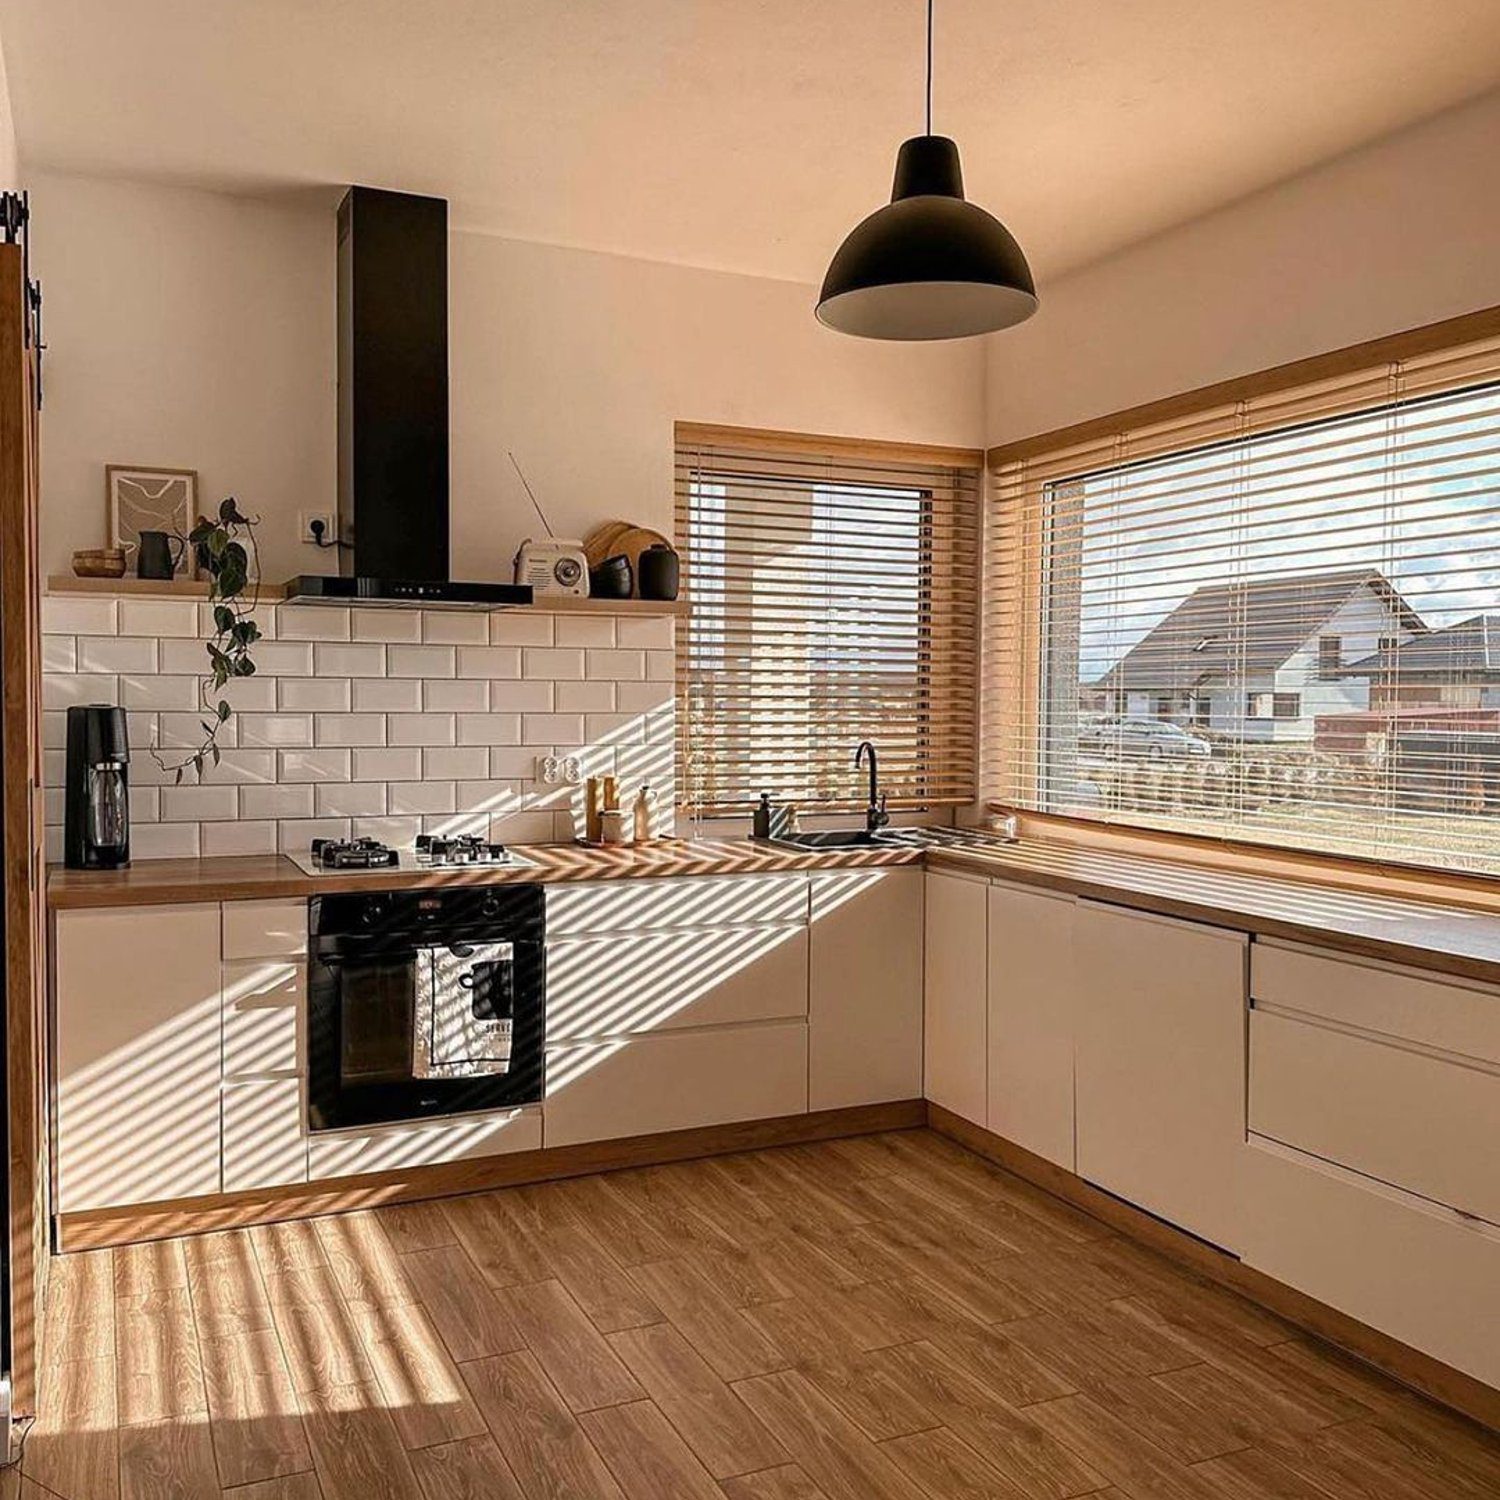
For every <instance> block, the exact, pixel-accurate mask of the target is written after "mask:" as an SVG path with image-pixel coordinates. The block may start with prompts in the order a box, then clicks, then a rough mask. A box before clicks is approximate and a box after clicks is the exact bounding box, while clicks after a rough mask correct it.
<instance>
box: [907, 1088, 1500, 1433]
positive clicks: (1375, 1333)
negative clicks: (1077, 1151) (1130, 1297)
mask: <svg viewBox="0 0 1500 1500" xmlns="http://www.w3.org/2000/svg"><path fill="white" fill-rule="evenodd" d="M927 1123H928V1125H929V1126H930V1127H931V1128H932V1129H933V1130H936V1131H938V1132H939V1133H940V1134H942V1135H945V1136H947V1137H948V1138H949V1139H950V1140H954V1141H957V1142H958V1144H959V1145H961V1146H964V1147H966V1148H967V1149H968V1150H970V1151H973V1152H974V1153H975V1154H976V1155H978V1156H982V1157H984V1158H985V1159H986V1160H987V1161H991V1162H994V1163H995V1165H996V1166H1000V1167H1004V1168H1005V1169H1006V1171H1008V1172H1013V1173H1015V1175H1016V1176H1017V1177H1022V1178H1025V1180H1026V1181H1027V1182H1030V1183H1032V1184H1033V1185H1034V1186H1036V1187H1039V1188H1042V1189H1043V1190H1044V1191H1046V1192H1049V1193H1051V1194H1052V1195H1053V1196H1054V1197H1057V1198H1061V1199H1062V1200H1063V1201H1064V1202H1066V1203H1070V1204H1072V1205H1073V1206H1074V1207H1075V1208H1080V1209H1082V1210H1083V1211H1084V1212H1085V1213H1087V1214H1090V1215H1092V1216H1093V1217H1094V1218H1096V1219H1098V1220H1099V1221H1100V1222H1101V1223H1104V1224H1107V1225H1109V1227H1110V1228H1111V1229H1117V1230H1119V1231H1120V1233H1121V1234H1125V1235H1128V1236H1129V1237H1130V1238H1131V1239H1133V1240H1137V1241H1139V1242H1140V1243H1141V1244H1143V1245H1147V1246H1149V1247H1150V1248H1151V1249H1153V1250H1157V1251H1159V1252H1160V1253H1161V1254H1163V1255H1166V1256H1168V1257H1170V1258H1171V1259H1172V1260H1175V1261H1177V1262H1179V1263H1180V1264H1182V1265H1184V1266H1187V1267H1188V1268H1189V1269H1191V1270H1194V1271H1197V1272H1198V1273H1199V1274H1200V1275H1203V1276H1206V1277H1208V1278H1209V1279H1210V1280H1211V1281H1216V1282H1218V1283H1219V1284H1220V1285H1222V1286H1226V1287H1229V1288H1231V1289H1232V1290H1234V1291H1236V1292H1239V1293H1240V1295H1241V1296H1244V1297H1248V1298H1249V1299H1250V1301H1252V1302H1254V1303H1257V1304H1258V1305H1259V1306H1261V1307H1263V1308H1265V1309H1266V1311H1267V1312H1272V1313H1275V1314H1276V1315H1277V1316H1278V1317H1280V1318H1285V1319H1286V1321H1287V1322H1289V1323H1295V1324H1296V1325H1297V1327H1299V1328H1302V1329H1305V1330H1306V1331H1307V1332H1308V1333H1311V1334H1314V1335H1315V1336H1316V1337H1318V1338H1320V1339H1323V1340H1325V1341H1326V1342H1327V1343H1330V1344H1332V1345H1334V1346H1335V1347H1336V1348H1338V1349H1341V1350H1343V1351H1344V1353H1346V1354H1351V1355H1353V1356H1354V1357H1355V1358H1356V1359H1359V1360H1362V1361H1363V1362H1364V1363H1365V1364H1367V1365H1372V1366H1373V1367H1374V1368H1375V1369H1377V1370H1379V1371H1380V1372H1381V1373H1382V1374H1384V1375H1388V1376H1390V1378H1391V1379H1392V1380H1396V1381H1399V1382H1400V1383H1401V1384H1402V1385H1405V1386H1409V1387H1410V1388H1411V1389H1412V1390H1414V1391H1417V1392H1418V1393H1420V1394H1421V1395H1423V1396H1426V1397H1428V1398H1430V1399H1431V1400H1433V1401H1437V1402H1439V1403H1441V1404H1442V1405H1444V1406H1448V1407H1451V1408H1453V1410H1455V1411H1458V1412H1461V1413H1462V1414H1463V1415H1464V1416H1466V1417H1469V1418H1471V1419H1472V1420H1474V1421H1476V1422H1479V1423H1480V1424H1482V1425H1483V1426H1485V1427H1488V1428H1490V1429H1491V1430H1492V1431H1495V1432H1500V1390H1496V1389H1495V1388H1494V1387H1493V1386H1489V1385H1486V1384H1485V1383H1484V1382H1483V1381H1481V1380H1476V1379H1475V1378H1474V1377H1473V1376H1472V1375H1466V1374H1465V1373H1464V1372H1463V1371H1462V1370H1455V1369H1454V1368H1453V1366H1452V1365H1446V1364H1444V1363H1443V1362H1442V1361H1441V1360H1439V1359H1434V1358H1433V1357H1432V1355H1430V1354H1424V1353H1423V1352H1422V1351H1421V1350H1420V1349H1413V1348H1412V1347H1411V1346H1410V1345H1408V1344H1403V1343H1401V1342H1400V1341H1399V1340H1398V1339H1393V1338H1392V1337H1391V1336H1390V1335H1389V1334H1386V1333H1381V1332H1380V1330H1379V1329H1377V1328H1371V1327H1370V1326H1369V1325H1368V1324H1367V1323H1361V1322H1360V1321H1359V1320H1358V1319H1357V1318H1352V1317H1350V1316H1349V1315H1348V1313H1343V1312H1340V1311H1339V1310H1338V1309H1337V1308H1334V1307H1329V1306H1328V1304H1327V1303H1326V1302H1319V1301H1317V1300H1316V1299H1315V1298H1313V1297H1309V1296H1307V1295H1306V1294H1305V1293H1303V1292H1299V1291H1297V1290H1296V1289H1295V1288H1294V1287H1290V1286H1287V1285H1286V1284H1285V1283H1284V1282H1281V1281H1277V1280H1276V1279H1275V1278H1274V1277H1272V1276H1268V1275H1266V1273H1265V1272H1264V1271H1257V1270H1255V1269H1254V1268H1253V1267H1251V1266H1247V1265H1245V1263H1244V1262H1243V1261H1241V1260H1239V1259H1237V1258H1236V1257H1235V1256H1233V1255H1230V1254H1228V1253H1227V1252H1226V1251H1223V1250H1220V1249H1218V1248H1217V1247H1216V1246H1214V1245H1210V1244H1208V1243H1206V1242H1205V1241H1203V1240H1200V1239H1197V1238H1195V1237H1194V1236H1193V1235H1191V1234H1188V1233H1186V1232H1185V1231H1184V1230H1181V1229H1177V1228H1175V1227H1174V1226H1173V1225H1171V1224H1168V1223H1166V1222H1165V1221H1164V1220H1162V1219H1158V1218H1156V1217H1155V1216H1154V1215H1152V1214H1149V1213H1147V1212H1145V1210H1144V1209H1139V1208H1136V1207H1135V1206H1134V1205H1133V1204H1130V1203H1126V1202H1125V1201H1124V1200H1123V1199H1121V1198H1116V1197H1115V1196H1114V1195H1113V1194H1111V1193H1106V1192H1105V1191H1104V1190H1103V1189H1102V1188H1097V1187H1094V1186H1093V1184H1092V1183H1088V1182H1085V1181H1084V1180H1083V1178H1081V1177H1079V1176H1077V1175H1076V1174H1074V1173H1072V1172H1069V1171H1068V1170H1067V1169H1066V1168H1064V1167H1059V1166H1057V1165H1056V1163H1054V1162H1050V1161H1048V1160H1046V1158H1045V1157H1041V1156H1037V1155H1035V1154H1034V1153H1032V1152H1030V1151H1028V1150H1026V1149H1025V1147H1023V1146H1018V1145H1016V1144H1015V1142H1014V1141H1008V1140H1006V1139H1005V1138H1004V1137H1003V1136H998V1135H994V1134H992V1133H991V1132H990V1131H988V1130H985V1129H983V1128H982V1127H981V1126H979V1125H975V1124H972V1123H971V1122H970V1121H968V1120H965V1119H964V1118H963V1117H962V1116H961V1115H956V1114H954V1113H953V1112H952V1111H951V1110H946V1109H944V1108H943V1107H942V1106H941V1105H938V1104H928V1106H927Z"/></svg>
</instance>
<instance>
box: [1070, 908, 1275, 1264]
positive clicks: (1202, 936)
mask: <svg viewBox="0 0 1500 1500" xmlns="http://www.w3.org/2000/svg"><path fill="white" fill-rule="evenodd" d="M1074 922H1075V924H1076V925H1075V935H1076V952H1077V958H1078V979H1079V982H1078V985H1077V989H1076V1004H1075V1007H1074V1016H1075V1027H1074V1068H1075V1075H1076V1080H1077V1099H1076V1119H1077V1132H1078V1166H1077V1171H1078V1175H1079V1176H1081V1177H1083V1178H1085V1179H1087V1180H1088V1181H1089V1182H1092V1183H1095V1184H1097V1185H1098V1186H1099V1187H1102V1188H1105V1189H1107V1190H1108V1191H1109V1192H1111V1193H1115V1194H1117V1195H1118V1196H1119V1197H1121V1198H1125V1199H1127V1200H1129V1201H1130V1202H1131V1203H1135V1204H1137V1205H1139V1206H1140V1207H1142V1208H1145V1209H1147V1210H1149V1211H1150V1212H1151V1213H1154V1214H1157V1215H1159V1216H1160V1217H1161V1218H1163V1219H1166V1220H1168V1221H1169V1222H1170V1223H1173V1224H1176V1225H1178V1226H1179V1227H1180V1228H1182V1229H1186V1230H1188V1231H1189V1232H1190V1233H1192V1234H1196V1235H1198V1236H1199V1237H1200V1238H1202V1239H1206V1240H1208V1241H1210V1242H1211V1243H1213V1244H1215V1245H1219V1246H1221V1247H1222V1248H1224V1249H1226V1250H1238V1248H1239V1245H1240V1242H1241V1235H1242V1224H1243V1203H1242V1191H1243V1189H1242V1173H1243V1167H1244V1160H1245V1154H1246V1149H1247V1148H1246V1123H1245V1045H1246V1044H1245V1034H1246V1013H1247V995H1246V968H1247V949H1248V944H1249V939H1248V938H1247V937H1246V936H1245V934H1243V933H1238V932H1229V931H1225V930H1223V929H1221V928H1217V927H1209V926H1205V925H1201V924H1198V923H1190V922H1180V921H1176V920H1173V919H1169V918H1166V917H1158V916H1152V915H1147V914H1144V913H1139V912H1130V911H1125V910H1122V909H1120V908H1117V907H1108V906H1098V905H1095V904H1094V903H1092V902H1088V901H1080V902H1078V903H1077V905H1076V906H1075V908H1074Z"/></svg>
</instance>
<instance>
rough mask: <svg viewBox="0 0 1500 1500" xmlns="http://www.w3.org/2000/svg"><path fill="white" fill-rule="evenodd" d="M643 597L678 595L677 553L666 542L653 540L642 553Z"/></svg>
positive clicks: (640, 564) (641, 582) (665, 597)
mask: <svg viewBox="0 0 1500 1500" xmlns="http://www.w3.org/2000/svg"><path fill="white" fill-rule="evenodd" d="M638 567H639V572H640V585H641V598H642V599H675V598H676V597H677V575H678V562H677V554H676V553H675V552H674V551H673V550H672V549H671V548H670V547H668V546H667V545H666V544H665V543H664V542H653V543H652V544H651V545H650V546H649V547H647V548H646V550H645V551H644V552H642V553H641V555H640V559H639V563H638Z"/></svg>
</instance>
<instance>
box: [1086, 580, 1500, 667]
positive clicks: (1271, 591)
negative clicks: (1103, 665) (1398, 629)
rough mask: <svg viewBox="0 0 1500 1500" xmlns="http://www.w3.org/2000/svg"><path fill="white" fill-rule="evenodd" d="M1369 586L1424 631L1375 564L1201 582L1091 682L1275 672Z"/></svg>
mask: <svg viewBox="0 0 1500 1500" xmlns="http://www.w3.org/2000/svg"><path fill="white" fill-rule="evenodd" d="M1366 588H1367V589H1371V590H1373V591H1374V592H1375V593H1376V594H1377V595H1379V596H1380V597H1381V598H1383V599H1385V600H1386V601H1387V602H1389V603H1390V604H1392V605H1394V606H1395V608H1396V610H1397V611H1398V612H1399V614H1400V616H1401V619H1402V623H1403V624H1404V625H1405V626H1406V628H1407V629H1409V630H1413V631H1417V632H1421V631H1424V630H1425V629H1426V626H1425V625H1424V624H1423V622H1422V618H1421V616H1420V615H1418V614H1417V612H1416V611H1415V610H1414V609H1412V607H1411V606H1410V605H1409V604H1408V603H1407V602H1406V600H1405V599H1404V598H1402V596H1401V594H1400V593H1399V592H1398V591H1397V589H1396V588H1395V586H1394V585H1393V584H1392V583H1391V581H1390V580H1389V579H1388V578H1387V577H1386V576H1385V574H1384V573H1382V572H1381V571H1380V569H1379V568H1348V569H1342V570H1339V571H1335V572H1327V573H1287V574H1281V575H1279V576H1276V577H1271V578H1253V579H1245V580H1241V581H1236V582H1233V583H1214V584H1205V585H1204V586H1203V587H1202V588H1199V589H1195V590H1194V591H1193V592H1192V593H1191V594H1190V595H1188V597H1187V598H1186V599H1184V600H1183V601H1182V603H1181V604H1179V605H1178V606H1177V608H1176V609H1174V610H1173V611H1172V613H1171V614H1169V615H1168V616H1167V617H1166V619H1164V620H1163V621H1161V623H1160V624H1158V625H1156V626H1155V627H1153V629H1152V630H1151V631H1150V632H1149V633H1148V634H1147V635H1146V636H1144V637H1143V638H1142V639H1141V640H1140V641H1138V642H1137V643H1136V644H1135V645H1134V646H1132V647H1131V648H1130V650H1129V651H1127V652H1126V653H1125V655H1124V656H1122V657H1121V658H1120V660H1119V661H1117V662H1116V663H1115V664H1114V665H1113V666H1112V667H1110V668H1109V670H1108V671H1106V672H1105V673H1104V674H1103V675H1102V676H1101V677H1099V678H1097V679H1095V685H1096V686H1098V687H1113V688H1125V689H1129V688H1151V689H1156V690H1166V691H1172V690H1176V691H1183V690H1187V689H1191V688H1197V687H1202V686H1205V685H1207V684H1210V683H1215V682H1226V681H1228V680H1230V679H1231V678H1235V677H1247V676H1251V675H1262V674H1265V673H1269V672H1274V671H1275V670H1276V669H1277V668H1278V667H1280V666H1281V665H1282V663H1283V662H1285V661H1286V659H1287V658H1288V657H1289V656H1291V655H1292V653H1293V652H1295V651H1296V650H1297V649H1298V648H1299V647H1300V646H1301V645H1302V644H1303V643H1304V642H1305V641H1306V640H1308V638H1309V637H1311V636H1313V635H1315V634H1316V633H1317V631H1318V629H1319V628H1320V627H1321V626H1322V625H1324V624H1326V623H1327V621H1329V620H1330V619H1332V617H1333V616H1334V615H1335V614H1336V613H1337V612H1338V611H1339V610H1340V609H1341V608H1342V607H1343V605H1344V604H1346V603H1347V602H1348V601H1349V600H1350V599H1351V598H1353V597H1354V595H1355V594H1357V593H1358V592H1359V591H1360V590H1361V589H1366ZM1497 619H1500V616H1497Z"/></svg>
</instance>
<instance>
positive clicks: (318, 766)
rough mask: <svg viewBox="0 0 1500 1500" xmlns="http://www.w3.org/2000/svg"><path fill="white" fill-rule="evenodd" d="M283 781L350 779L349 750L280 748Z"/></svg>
mask: <svg viewBox="0 0 1500 1500" xmlns="http://www.w3.org/2000/svg"><path fill="white" fill-rule="evenodd" d="M276 753H277V754H278V755H279V756H280V757H281V761H280V766H279V768H278V769H279V776H278V780H281V781H348V779H349V752H348V751H347V750H278V751H277V752H276Z"/></svg>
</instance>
